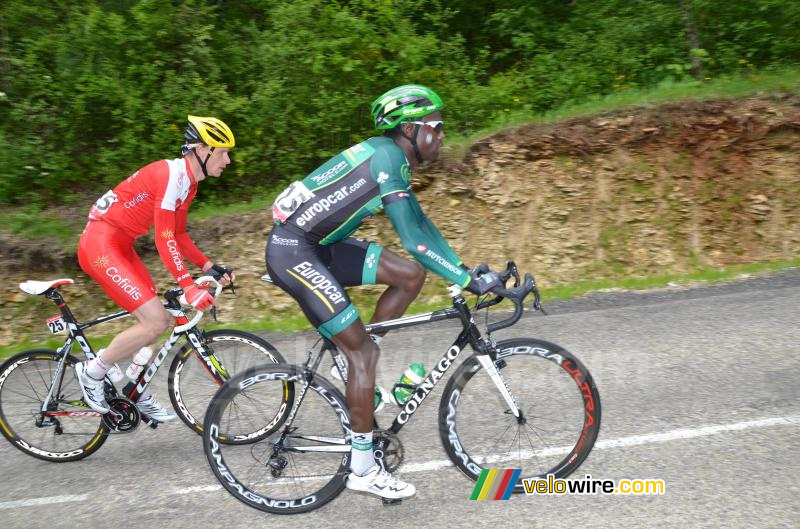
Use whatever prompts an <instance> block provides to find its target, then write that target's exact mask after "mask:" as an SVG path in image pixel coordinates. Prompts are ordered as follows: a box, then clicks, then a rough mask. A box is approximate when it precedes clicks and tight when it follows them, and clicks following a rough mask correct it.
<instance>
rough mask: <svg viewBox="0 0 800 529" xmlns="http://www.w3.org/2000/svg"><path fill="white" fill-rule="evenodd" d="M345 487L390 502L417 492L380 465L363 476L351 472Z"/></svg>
mask: <svg viewBox="0 0 800 529" xmlns="http://www.w3.org/2000/svg"><path fill="white" fill-rule="evenodd" d="M345 486H346V487H347V488H348V489H350V490H355V491H359V492H368V493H370V494H375V495H376V496H380V497H381V498H386V499H390V500H402V499H404V498H410V497H411V496H413V495H414V494H416V492H417V489H416V488H415V487H414V485H412V484H411V483H406V482H405V481H400V480H399V479H397V478H394V477H393V476H392V475H391V474H389V473H388V472H387V471H385V470H383V469H382V468H381V466H380V465H378V464H375V465H373V466H372V468H370V469H369V470H368V471H367V473H366V474H364V475H363V476H359V475H357V474H355V473H353V472H351V473H350V475H349V476H347V481H346V482H345Z"/></svg>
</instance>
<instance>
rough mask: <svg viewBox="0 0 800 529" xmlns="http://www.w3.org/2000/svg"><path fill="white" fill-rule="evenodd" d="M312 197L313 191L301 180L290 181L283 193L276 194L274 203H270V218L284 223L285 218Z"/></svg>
mask: <svg viewBox="0 0 800 529" xmlns="http://www.w3.org/2000/svg"><path fill="white" fill-rule="evenodd" d="M313 197H314V193H312V192H311V191H310V190H309V189H308V188H307V187H306V186H305V184H303V182H292V184H291V185H290V186H289V187H287V188H286V190H285V191H284V192H283V193H281V194H280V195H278V198H276V199H275V203H274V204H272V218H273V219H274V220H275V221H277V222H280V223H281V224H283V223H285V222H286V219H288V218H289V217H291V216H292V213H294V212H295V211H297V208H299V207H300V206H302V205H303V203H304V202H306V201H308V200H309V199H311V198H313Z"/></svg>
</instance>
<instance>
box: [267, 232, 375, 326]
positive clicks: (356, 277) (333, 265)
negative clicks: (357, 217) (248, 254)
mask: <svg viewBox="0 0 800 529" xmlns="http://www.w3.org/2000/svg"><path fill="white" fill-rule="evenodd" d="M382 251H383V247H381V246H379V245H377V244H375V243H371V242H368V241H365V240H362V239H356V238H354V237H350V238H347V239H344V240H342V241H339V242H337V243H334V244H330V245H327V246H320V245H319V244H317V243H316V242H313V241H310V240H308V239H306V237H305V234H304V233H303V232H302V231H299V230H297V231H295V230H291V228H289V227H287V226H285V225H283V224H276V225H275V226H274V227H273V228H272V233H270V235H269V238H268V239H267V248H266V261H267V272H269V275H270V277H271V278H272V281H273V282H274V283H275V284H276V285H278V286H279V287H281V288H282V289H283V290H285V291H286V292H287V293H288V294H289V295H290V296H292V297H293V298H294V299H295V300H297V302H298V303H299V304H300V308H301V309H302V310H303V313H304V314H305V315H306V318H308V321H310V322H311V324H312V325H314V327H316V328H317V330H318V331H319V332H320V334H322V335H323V336H325V337H326V338H330V337H332V336H335V335H336V334H338V333H339V332H341V331H343V330H344V329H346V328H347V327H349V326H350V325H351V324H352V323H353V322H354V321H356V320H357V319H358V310H357V309H356V308H355V306H354V305H353V304H352V303H351V302H350V298H349V296H348V295H347V292H345V290H344V288H343V287H352V286H358V285H374V284H375V278H376V275H377V272H378V261H379V260H380V254H381V252H382Z"/></svg>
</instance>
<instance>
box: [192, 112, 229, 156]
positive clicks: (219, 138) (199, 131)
mask: <svg viewBox="0 0 800 529" xmlns="http://www.w3.org/2000/svg"><path fill="white" fill-rule="evenodd" d="M188 118H189V126H188V127H186V134H185V137H186V146H185V147H188V148H189V149H191V148H192V147H193V146H194V145H195V144H198V143H202V144H204V145H208V146H209V147H228V148H230V147H233V146H234V145H236V140H235V139H234V138H233V131H231V128H230V127H229V126H227V125H226V124H225V123H223V122H222V121H221V120H219V119H217V118H211V117H200V116H188Z"/></svg>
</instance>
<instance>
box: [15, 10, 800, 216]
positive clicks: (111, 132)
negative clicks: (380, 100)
mask: <svg viewBox="0 0 800 529" xmlns="http://www.w3.org/2000/svg"><path fill="white" fill-rule="evenodd" d="M797 27H800V3H798V2H793V1H789V0H741V1H737V2H727V1H723V0H683V1H681V2H678V1H675V2H658V1H656V0H630V1H628V2H619V1H618V0H593V1H592V2H588V1H573V2H565V1H564V0H540V1H537V2H530V1H521V0H516V1H514V0H508V1H503V2H494V1H489V0H473V1H469V2H466V1H463V0H462V1H450V2H444V1H443V0H423V1H412V0H370V1H368V0H352V1H347V0H339V1H333V0H296V1H292V2H274V1H271V0H244V1H240V2H226V3H221V2H208V1H202V0H187V1H185V2H160V1H156V0H136V1H130V2H119V1H111V0H86V1H83V2H74V1H73V2H61V3H52V2H44V1H42V0H27V1H21V0H5V1H4V2H3V3H2V5H0V142H2V144H3V145H4V146H5V148H4V149H2V150H0V203H12V204H20V205H31V204H32V205H52V204H58V203H62V202H64V201H70V200H77V199H78V198H79V197H82V198H81V200H84V201H85V200H86V198H85V197H86V196H87V195H89V196H93V195H95V194H99V193H102V192H103V191H105V190H106V189H107V188H109V187H111V186H113V185H115V184H116V183H118V182H119V181H121V180H122V179H123V178H124V177H125V176H127V175H128V174H130V173H132V172H133V171H135V170H136V169H137V168H139V167H141V166H142V165H144V164H146V163H148V162H150V161H152V160H155V159H159V158H164V157H174V156H178V152H179V151H178V148H179V146H180V143H181V140H182V131H183V128H184V125H185V117H186V115H187V114H189V113H195V114H199V115H214V116H217V117H220V118H222V119H223V120H225V121H226V122H228V124H229V125H231V127H232V128H233V130H234V132H235V134H236V137H237V148H236V149H235V150H234V151H233V152H232V158H233V160H234V162H235V163H234V164H233V165H232V166H231V167H230V168H229V169H228V172H226V174H225V175H224V177H223V178H221V179H218V180H210V181H208V182H206V183H204V185H203V186H202V187H201V189H200V192H201V199H202V200H203V201H211V202H213V203H215V204H221V203H226V202H240V201H242V200H249V199H251V198H253V197H252V193H253V192H252V190H253V189H254V188H255V189H265V190H266V189H271V188H275V187H277V186H278V184H280V183H282V182H284V181H286V180H289V179H295V178H298V177H300V176H303V175H305V174H306V173H307V172H308V171H310V170H311V169H313V167H315V166H316V165H317V164H318V163H319V162H321V161H323V160H324V159H325V158H326V157H329V156H331V155H332V154H335V153H336V152H339V151H340V150H342V149H343V148H345V147H347V146H349V145H351V144H353V143H355V142H357V141H360V140H361V139H363V138H364V137H366V136H368V135H371V134H373V133H374V132H373V131H372V130H371V126H370V120H369V115H368V108H369V103H370V102H371V101H372V99H373V98H374V97H375V96H376V95H378V94H380V93H382V92H384V91H385V90H387V89H388V88H390V87H392V86H394V85H398V84H405V83H409V82H416V83H422V84H427V85H429V86H431V87H433V88H435V89H436V90H437V91H438V92H439V93H440V94H441V95H442V96H443V97H444V98H445V101H446V104H447V107H446V109H445V114H446V119H447V123H448V132H449V133H455V134H456V135H470V134H474V133H475V132H477V131H479V130H482V129H485V128H486V127H487V126H489V125H491V124H495V123H503V122H504V121H511V120H512V116H515V115H517V116H518V115H527V116H529V115H533V114H536V113H543V112H550V111H553V110H555V109H558V108H561V107H563V106H569V105H574V104H575V103H578V102H586V101H591V100H593V99H598V98H601V97H606V96H609V95H613V94H624V93H627V92H630V91H632V90H638V89H642V88H647V87H653V86H657V85H660V84H663V83H665V82H672V83H684V82H686V80H687V79H691V78H692V76H696V75H697V71H696V65H697V64H700V65H701V67H702V71H703V75H704V76H705V77H707V78H713V79H716V78H718V77H719V76H722V75H725V74H730V73H734V72H737V71H741V70H754V69H763V68H766V67H769V66H773V65H789V64H796V63H797V61H798V57H800V39H797V37H796V29H797ZM692 28H694V29H692ZM697 82H699V81H697Z"/></svg>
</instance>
